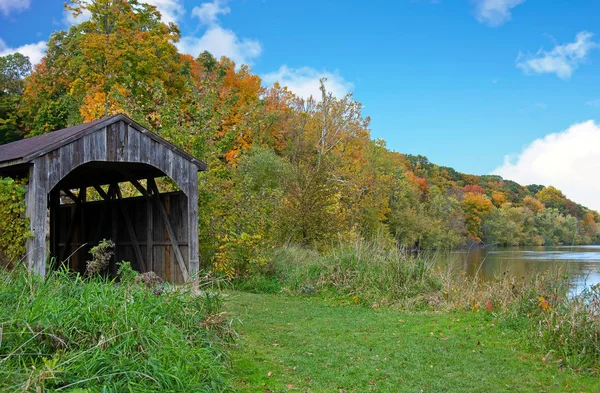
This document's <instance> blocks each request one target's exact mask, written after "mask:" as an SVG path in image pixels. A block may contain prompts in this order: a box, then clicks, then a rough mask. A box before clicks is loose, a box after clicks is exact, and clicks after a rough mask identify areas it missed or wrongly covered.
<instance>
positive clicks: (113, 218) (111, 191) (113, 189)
mask: <svg viewBox="0 0 600 393" xmlns="http://www.w3.org/2000/svg"><path fill="white" fill-rule="evenodd" d="M117 188H119V185H118V184H111V185H110V186H109V189H108V195H109V196H110V198H111V201H110V204H111V224H112V229H111V237H112V241H113V243H115V252H114V254H113V263H112V273H113V275H116V274H117V247H118V246H117V236H118V234H119V224H118V222H117V220H118V217H119V215H118V213H117V203H116V195H117Z"/></svg>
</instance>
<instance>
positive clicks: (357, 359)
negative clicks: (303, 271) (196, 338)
mask: <svg viewBox="0 0 600 393" xmlns="http://www.w3.org/2000/svg"><path fill="white" fill-rule="evenodd" d="M226 303H227V307H228V309H229V311H230V312H232V313H234V314H235V316H236V318H238V319H239V320H238V322H237V324H236V329H237V330H238V332H239V333H240V339H239V340H238V342H237V344H236V346H235V347H234V348H233V349H232V350H231V351H230V353H231V357H232V367H233V373H234V380H235V382H234V383H235V386H236V388H237V389H238V390H239V391H240V392H265V393H269V392H287V391H296V392H335V393H341V392H417V393H418V392H425V393H429V392H460V393H462V392H485V393H495V392H588V393H594V392H599V391H600V378H598V375H590V374H577V373H575V372H573V371H571V370H569V369H561V368H560V365H559V363H558V362H557V360H556V359H553V358H552V356H550V357H549V360H548V361H546V362H544V361H543V360H542V358H543V357H544V354H540V353H536V352H535V350H533V349H527V348H526V347H525V346H524V344H523V341H524V340H523V339H520V338H519V337H517V333H516V332H515V331H514V330H511V329H508V328H505V327H502V326H499V325H497V324H495V323H494V322H495V321H494V320H493V318H491V317H490V316H489V315H484V313H474V312H473V313H451V314H447V313H442V314H437V313H422V314H415V313H402V312H396V311H390V310H372V309H369V308H366V307H361V306H340V305H335V304H331V303H328V302H326V301H323V300H320V299H317V298H302V297H292V296H286V295H256V294H249V293H240V292H234V293H231V294H230V295H229V296H228V297H227V301H226Z"/></svg>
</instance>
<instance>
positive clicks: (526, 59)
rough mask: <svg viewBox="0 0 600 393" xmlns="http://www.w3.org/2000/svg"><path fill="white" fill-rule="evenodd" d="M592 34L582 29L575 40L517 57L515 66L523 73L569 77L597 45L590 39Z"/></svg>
mask: <svg viewBox="0 0 600 393" xmlns="http://www.w3.org/2000/svg"><path fill="white" fill-rule="evenodd" d="M593 36H594V34H592V33H590V32H587V31H582V32H580V33H578V34H577V36H576V38H575V42H571V43H568V44H564V45H556V46H555V47H554V48H553V49H552V50H551V51H545V50H543V49H540V50H539V51H538V52H537V53H536V54H535V55H523V54H522V53H519V56H518V57H517V67H518V68H520V69H522V70H523V72H525V74H556V76H558V77H559V78H561V79H569V78H570V77H571V75H572V74H573V71H575V70H576V69H577V68H578V67H579V65H580V64H582V63H583V62H585V61H586V60H587V58H588V55H589V53H590V52H591V51H592V50H593V49H596V48H598V47H600V45H598V44H597V43H596V42H594V41H592V37H593Z"/></svg>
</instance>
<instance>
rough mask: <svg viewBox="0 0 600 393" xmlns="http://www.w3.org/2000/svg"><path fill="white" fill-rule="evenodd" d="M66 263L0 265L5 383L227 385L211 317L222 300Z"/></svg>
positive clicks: (80, 387) (56, 386)
mask: <svg viewBox="0 0 600 393" xmlns="http://www.w3.org/2000/svg"><path fill="white" fill-rule="evenodd" d="M119 274H120V282H119V283H116V282H112V281H107V280H106V279H103V278H100V277H96V278H90V279H85V280H84V279H82V277H81V276H77V275H75V276H74V275H70V274H68V273H67V272H65V271H57V272H53V273H51V274H50V275H49V276H47V277H46V278H45V279H43V278H40V277H38V276H36V275H32V274H30V273H28V272H26V271H25V270H16V271H13V272H7V271H1V272H0V391H10V392H19V391H21V392H43V391H65V392H69V391H73V392H74V391H77V392H86V391H89V392H96V391H98V392H100V391H102V392H126V391H135V392H164V391H170V392H193V391H202V392H221V391H225V390H227V387H228V384H227V375H226V370H227V369H226V367H225V365H224V355H223V352H222V351H221V350H220V348H219V346H218V345H215V343H216V340H215V337H214V335H213V334H212V333H209V332H208V330H207V328H206V327H205V324H206V321H207V318H208V317H209V316H211V315H214V314H215V313H217V312H218V311H219V310H220V306H221V300H220V298H219V297H218V296H216V295H211V294H210V293H208V292H206V293H203V294H202V295H198V294H197V293H196V292H195V291H193V290H192V288H190V287H169V288H163V290H161V291H152V290H149V289H147V288H145V287H143V286H142V285H138V284H136V283H134V280H133V277H134V276H135V273H134V272H132V270H131V268H130V267H129V265H128V264H124V265H122V266H121V269H120V272H119Z"/></svg>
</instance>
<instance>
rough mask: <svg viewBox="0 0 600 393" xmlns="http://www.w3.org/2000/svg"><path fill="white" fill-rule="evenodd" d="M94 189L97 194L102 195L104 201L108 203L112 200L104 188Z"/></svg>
mask: <svg viewBox="0 0 600 393" xmlns="http://www.w3.org/2000/svg"><path fill="white" fill-rule="evenodd" d="M94 189H95V190H96V192H98V194H100V196H101V197H102V199H104V200H105V201H108V200H109V199H110V198H109V197H108V194H107V193H106V192H104V190H103V189H102V187H100V186H94Z"/></svg>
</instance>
